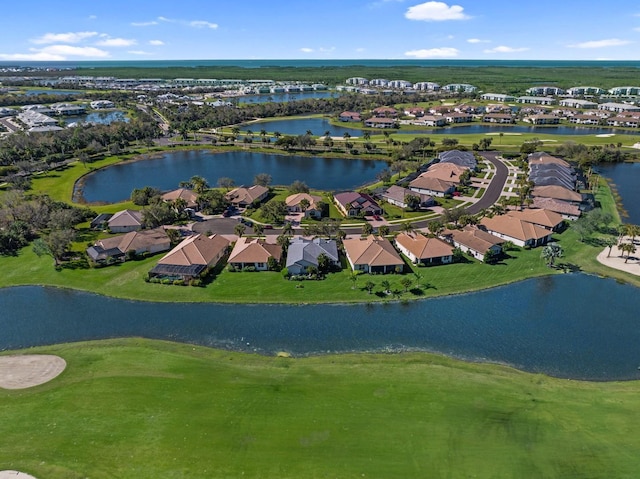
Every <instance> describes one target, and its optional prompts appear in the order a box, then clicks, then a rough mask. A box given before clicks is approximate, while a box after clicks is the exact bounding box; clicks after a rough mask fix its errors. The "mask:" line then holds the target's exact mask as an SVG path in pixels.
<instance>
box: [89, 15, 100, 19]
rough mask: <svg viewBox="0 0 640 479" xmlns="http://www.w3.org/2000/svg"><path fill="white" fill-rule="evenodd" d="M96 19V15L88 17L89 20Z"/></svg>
mask: <svg viewBox="0 0 640 479" xmlns="http://www.w3.org/2000/svg"><path fill="white" fill-rule="evenodd" d="M97 18H98V16H97V15H89V20H96V19H97Z"/></svg>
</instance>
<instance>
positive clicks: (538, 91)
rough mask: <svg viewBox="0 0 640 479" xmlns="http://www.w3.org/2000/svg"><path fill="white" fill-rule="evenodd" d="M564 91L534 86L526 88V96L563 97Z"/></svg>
mask: <svg viewBox="0 0 640 479" xmlns="http://www.w3.org/2000/svg"><path fill="white" fill-rule="evenodd" d="M563 94H564V90H563V89H562V88H558V87H557V86H534V87H531V88H527V95H555V96H558V95H563Z"/></svg>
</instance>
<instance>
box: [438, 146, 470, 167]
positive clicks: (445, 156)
mask: <svg viewBox="0 0 640 479" xmlns="http://www.w3.org/2000/svg"><path fill="white" fill-rule="evenodd" d="M438 158H439V159H440V163H436V165H438V164H443V163H445V164H446V163H450V164H454V165H456V166H459V167H460V168H464V169H469V170H475V169H476V168H478V160H476V156H475V155H474V154H473V152H471V151H461V150H448V151H443V152H441V153H440V154H439V155H438ZM436 165H433V166H436Z"/></svg>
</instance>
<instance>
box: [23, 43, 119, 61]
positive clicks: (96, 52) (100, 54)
mask: <svg viewBox="0 0 640 479" xmlns="http://www.w3.org/2000/svg"><path fill="white" fill-rule="evenodd" d="M31 51H33V52H36V53H44V54H49V55H58V56H63V57H68V56H71V57H91V58H106V57H109V56H110V53H109V52H107V51H105V50H100V49H99V48H95V47H74V46H71V45H49V46H47V47H44V48H41V49H39V50H36V49H35V48H33V49H31Z"/></svg>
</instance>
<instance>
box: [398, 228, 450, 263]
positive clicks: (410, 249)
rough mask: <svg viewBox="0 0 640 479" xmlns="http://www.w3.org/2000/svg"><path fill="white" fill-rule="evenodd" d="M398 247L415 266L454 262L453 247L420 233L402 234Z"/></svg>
mask: <svg viewBox="0 0 640 479" xmlns="http://www.w3.org/2000/svg"><path fill="white" fill-rule="evenodd" d="M395 243H396V247H397V248H398V250H400V252H401V253H402V254H404V255H405V256H406V257H407V258H409V259H410V260H411V262H412V263H414V264H424V265H436V264H447V263H452V262H453V247H452V246H451V245H450V244H449V243H446V242H444V241H442V240H441V239H438V238H430V237H427V236H424V235H422V234H420V233H400V234H399V235H398V236H396V237H395Z"/></svg>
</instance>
